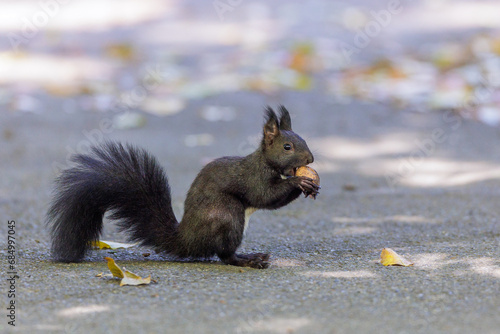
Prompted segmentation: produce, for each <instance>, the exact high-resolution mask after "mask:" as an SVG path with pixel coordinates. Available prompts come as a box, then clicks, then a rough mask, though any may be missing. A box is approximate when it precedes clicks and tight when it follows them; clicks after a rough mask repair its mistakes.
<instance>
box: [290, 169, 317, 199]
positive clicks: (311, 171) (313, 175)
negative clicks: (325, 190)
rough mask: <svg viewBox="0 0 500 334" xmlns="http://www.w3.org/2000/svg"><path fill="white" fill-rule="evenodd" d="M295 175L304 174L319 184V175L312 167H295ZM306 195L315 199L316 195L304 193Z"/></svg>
mask: <svg viewBox="0 0 500 334" xmlns="http://www.w3.org/2000/svg"><path fill="white" fill-rule="evenodd" d="M295 176H305V177H308V178H310V179H311V180H313V182H314V184H316V185H317V186H319V175H318V173H317V172H316V171H315V170H314V169H312V168H311V167H308V166H302V167H299V168H297V170H296V171H295ZM306 197H311V198H312V199H316V195H313V194H306Z"/></svg>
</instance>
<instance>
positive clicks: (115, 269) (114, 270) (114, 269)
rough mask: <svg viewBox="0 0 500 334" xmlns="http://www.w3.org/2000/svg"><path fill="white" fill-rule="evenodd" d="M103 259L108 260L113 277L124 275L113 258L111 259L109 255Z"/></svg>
mask: <svg viewBox="0 0 500 334" xmlns="http://www.w3.org/2000/svg"><path fill="white" fill-rule="evenodd" d="M104 260H106V261H108V268H109V271H111V273H112V274H113V276H114V277H118V278H123V277H125V274H124V273H123V270H122V268H120V267H118V265H117V264H116V263H115V260H113V259H112V258H110V257H105V258H104Z"/></svg>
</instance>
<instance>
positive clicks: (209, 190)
mask: <svg viewBox="0 0 500 334" xmlns="http://www.w3.org/2000/svg"><path fill="white" fill-rule="evenodd" d="M71 159H72V161H73V162H74V163H75V165H74V166H73V167H71V168H69V169H66V170H64V171H63V172H62V173H61V174H60V175H59V176H58V177H57V178H56V180H55V194H54V197H53V199H52V203H51V206H50V208H49V210H48V213H47V223H48V224H49V225H50V232H51V241H52V246H51V252H52V256H53V257H54V258H55V260H56V261H59V262H79V261H81V260H82V259H83V257H84V256H85V254H86V252H87V251H88V250H89V248H91V243H92V242H93V241H96V240H98V238H99V235H100V234H101V232H102V227H103V217H104V215H105V214H106V212H108V211H109V212H110V214H109V215H108V218H109V219H111V220H113V221H116V222H117V225H118V227H119V229H120V230H122V231H126V232H128V237H129V239H130V240H131V241H138V242H140V243H141V245H143V246H151V247H153V248H154V249H155V251H157V252H163V253H166V254H169V255H172V256H175V257H176V258H179V259H181V258H187V259H194V258H210V257H212V256H214V255H217V256H218V257H219V258H220V260H221V261H222V262H224V263H225V264H229V265H234V266H241V267H252V268H258V269H264V268H267V267H268V266H269V262H268V260H269V254H264V253H254V254H237V253H236V251H237V249H238V247H239V246H240V244H241V242H242V239H243V234H244V231H245V229H246V227H247V224H248V220H249V217H250V215H251V214H252V213H253V212H255V211H256V210H260V209H270V210H274V209H278V208H280V207H283V206H285V205H287V204H288V203H290V202H292V201H293V200H295V199H296V198H297V197H299V196H300V195H301V193H303V194H305V195H306V196H308V195H313V197H315V196H316V195H317V194H318V193H319V192H318V191H319V189H320V187H319V186H318V185H316V184H315V183H313V181H312V179H310V178H307V177H304V176H296V175H295V171H296V169H297V168H298V167H300V166H304V165H308V164H310V163H312V162H313V161H314V157H313V155H312V153H311V151H310V150H309V148H308V146H307V144H306V142H305V141H304V140H303V139H302V138H301V137H300V136H299V135H297V134H296V133H295V132H293V131H292V122H291V118H290V114H289V112H288V111H287V109H286V108H285V107H284V106H279V117H278V116H277V114H276V112H275V111H274V110H273V109H272V108H271V107H267V108H266V109H265V124H264V127H263V137H262V140H261V143H260V146H259V147H258V148H257V149H256V150H255V152H253V153H251V154H249V155H248V156H245V157H222V158H219V159H216V160H214V161H212V162H210V163H208V164H207V165H205V166H204V167H203V168H202V170H201V171H200V172H199V174H198V175H197V176H196V178H195V180H194V181H193V183H192V185H191V187H190V189H189V191H188V193H187V197H186V200H185V205H184V216H183V217H182V220H181V222H180V223H179V222H178V221H177V219H176V217H175V215H174V212H173V209H172V206H171V195H170V187H169V184H168V180H167V176H166V174H165V172H164V170H163V168H162V167H161V166H160V164H159V163H158V161H157V160H156V158H155V157H153V156H152V155H150V154H149V153H148V152H147V151H146V150H144V149H140V148H137V147H135V146H132V145H129V144H125V145H123V144H121V143H117V142H113V141H105V142H104V143H101V144H97V145H94V146H92V148H91V150H90V153H88V154H75V155H73V156H72V158H71Z"/></svg>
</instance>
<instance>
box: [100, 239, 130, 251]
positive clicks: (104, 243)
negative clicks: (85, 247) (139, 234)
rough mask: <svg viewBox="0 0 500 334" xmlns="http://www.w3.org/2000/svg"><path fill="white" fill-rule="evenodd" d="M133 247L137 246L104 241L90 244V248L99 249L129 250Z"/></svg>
mask: <svg viewBox="0 0 500 334" xmlns="http://www.w3.org/2000/svg"><path fill="white" fill-rule="evenodd" d="M135 245H137V243H135V244H124V243H121V242H114V241H105V240H97V241H94V242H92V247H95V248H99V249H118V248H130V247H134V246H135Z"/></svg>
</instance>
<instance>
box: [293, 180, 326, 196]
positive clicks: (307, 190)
mask: <svg viewBox="0 0 500 334" xmlns="http://www.w3.org/2000/svg"><path fill="white" fill-rule="evenodd" d="M292 179H293V180H294V182H295V183H296V185H297V188H299V189H300V190H302V192H303V193H304V195H305V196H306V197H307V196H312V197H313V198H316V195H318V194H319V190H320V189H321V187H320V186H318V185H317V184H316V183H314V181H313V179H311V178H308V177H305V176H294V177H293V178H292Z"/></svg>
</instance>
